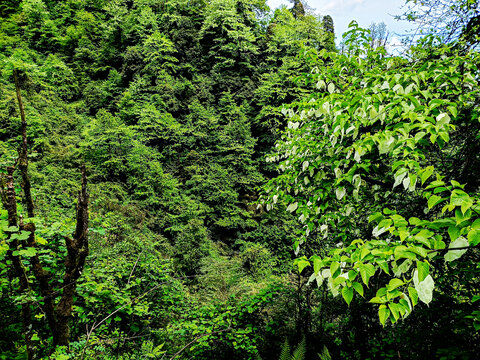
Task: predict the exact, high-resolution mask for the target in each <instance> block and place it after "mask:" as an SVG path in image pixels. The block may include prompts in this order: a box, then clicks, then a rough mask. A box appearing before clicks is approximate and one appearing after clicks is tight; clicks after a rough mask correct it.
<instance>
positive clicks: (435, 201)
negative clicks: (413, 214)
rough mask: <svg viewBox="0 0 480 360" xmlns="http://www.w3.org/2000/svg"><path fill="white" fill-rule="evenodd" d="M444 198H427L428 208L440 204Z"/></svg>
mask: <svg viewBox="0 0 480 360" xmlns="http://www.w3.org/2000/svg"><path fill="white" fill-rule="evenodd" d="M444 200H445V198H442V197H441V196H438V195H431V196H430V197H429V198H428V208H429V209H431V208H433V207H434V206H435V205H438V204H439V203H441V202H442V201H444Z"/></svg>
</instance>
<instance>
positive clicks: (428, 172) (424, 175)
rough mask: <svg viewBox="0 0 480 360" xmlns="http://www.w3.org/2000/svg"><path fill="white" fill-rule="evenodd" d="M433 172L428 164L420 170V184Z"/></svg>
mask: <svg viewBox="0 0 480 360" xmlns="http://www.w3.org/2000/svg"><path fill="white" fill-rule="evenodd" d="M432 174H433V166H429V167H427V168H425V170H424V171H423V172H422V175H421V176H420V180H422V185H423V184H424V183H425V181H427V180H428V178H429V177H430V176H431V175H432Z"/></svg>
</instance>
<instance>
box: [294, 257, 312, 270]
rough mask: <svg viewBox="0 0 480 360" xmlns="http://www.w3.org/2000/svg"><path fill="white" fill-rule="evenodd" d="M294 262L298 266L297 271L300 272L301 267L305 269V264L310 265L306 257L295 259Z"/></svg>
mask: <svg viewBox="0 0 480 360" xmlns="http://www.w3.org/2000/svg"><path fill="white" fill-rule="evenodd" d="M296 263H297V266H298V272H299V273H301V272H302V271H303V269H305V268H306V267H307V266H310V261H308V260H306V259H296Z"/></svg>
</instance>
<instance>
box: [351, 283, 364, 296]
mask: <svg viewBox="0 0 480 360" xmlns="http://www.w3.org/2000/svg"><path fill="white" fill-rule="evenodd" d="M352 286H353V288H354V289H355V290H356V291H357V293H359V294H360V296H363V286H362V284H360V283H359V282H356V281H355V282H354V283H353V284H352Z"/></svg>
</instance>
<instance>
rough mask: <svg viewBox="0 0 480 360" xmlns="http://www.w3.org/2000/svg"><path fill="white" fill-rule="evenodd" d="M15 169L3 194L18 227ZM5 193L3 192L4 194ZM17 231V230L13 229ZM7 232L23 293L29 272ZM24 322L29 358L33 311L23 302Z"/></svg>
mask: <svg viewBox="0 0 480 360" xmlns="http://www.w3.org/2000/svg"><path fill="white" fill-rule="evenodd" d="M14 171H15V168H14V167H8V168H7V184H6V185H7V190H6V196H2V200H3V205H4V207H5V208H6V209H7V212H8V226H9V227H17V226H18V218H17V199H16V195H15V185H14V182H13V173H14ZM2 195H3V194H2ZM13 232H16V231H13ZM6 233H7V243H8V244H9V249H8V251H7V257H8V258H9V259H10V261H11V262H12V265H13V272H14V276H16V277H17V278H18V280H19V282H20V288H19V292H20V293H22V292H24V291H27V290H28V289H29V288H30V284H29V282H28V277H27V274H26V273H25V268H24V266H23V264H22V260H21V259H20V257H19V256H18V255H14V251H16V250H17V248H18V240H17V239H11V236H12V232H8V231H7V232H6ZM22 322H23V336H24V338H25V345H26V349H27V357H28V360H32V359H34V358H35V349H34V345H33V343H32V330H33V328H32V311H31V309H30V305H29V304H28V303H23V304H22Z"/></svg>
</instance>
